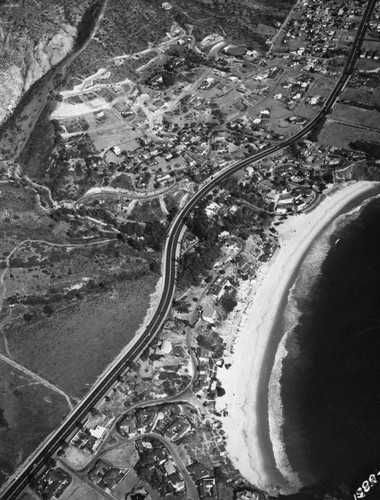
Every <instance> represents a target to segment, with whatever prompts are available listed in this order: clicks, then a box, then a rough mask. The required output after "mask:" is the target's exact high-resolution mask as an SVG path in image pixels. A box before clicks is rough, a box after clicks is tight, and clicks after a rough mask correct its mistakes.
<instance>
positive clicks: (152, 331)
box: [0, 0, 376, 500]
mask: <svg viewBox="0 0 380 500" xmlns="http://www.w3.org/2000/svg"><path fill="white" fill-rule="evenodd" d="M375 1H376V0H368V3H367V6H366V9H365V11H364V14H363V18H362V20H361V23H360V26H359V28H358V31H357V34H356V37H355V40H354V42H353V44H352V47H351V52H350V55H349V57H348V59H347V63H346V66H345V68H344V71H343V73H342V75H341V76H340V78H339V80H338V81H337V83H336V84H335V86H334V88H333V90H332V91H331V93H330V95H329V97H328V98H327V99H326V101H325V103H324V105H323V108H322V109H321V110H320V111H319V113H318V114H317V115H316V116H315V117H314V119H312V120H311V121H310V122H309V123H308V124H307V125H306V126H305V127H304V128H303V129H302V130H300V131H299V132H297V133H296V134H294V135H293V136H292V137H290V138H289V139H287V140H286V141H283V142H282V143H280V144H277V145H275V146H272V147H269V148H267V149H264V150H262V151H260V152H259V153H256V154H254V155H251V156H249V157H247V158H245V159H244V160H240V161H237V162H233V163H231V164H230V165H228V166H227V167H225V168H223V169H222V170H221V171H220V172H218V173H217V174H214V175H213V176H211V178H210V179H209V180H208V181H206V182H204V183H203V184H202V185H201V186H200V187H199V189H198V191H197V192H196V193H195V194H194V195H193V197H192V198H190V200H189V201H188V203H187V204H186V205H185V206H184V207H183V208H182V209H181V210H180V211H179V212H178V213H177V215H176V217H175V218H174V220H173V221H172V225H171V228H170V231H169V234H168V237H167V240H166V245H165V249H164V252H163V265H162V272H163V283H164V285H163V287H162V293H161V297H160V301H159V303H158V305H157V308H156V310H155V313H154V314H153V317H152V318H151V320H150V322H149V324H148V325H147V327H146V329H145V331H144V332H143V333H142V334H141V335H140V336H139V337H136V338H135V339H134V340H133V341H132V342H131V344H130V345H129V346H128V349H126V350H125V351H124V352H123V353H122V354H121V355H119V356H118V357H117V358H116V359H115V361H114V362H113V364H112V365H111V366H110V367H109V368H108V369H107V370H106V371H105V372H104V373H103V375H102V376H101V377H99V379H98V380H97V382H96V384H95V385H94V386H93V388H92V389H91V390H90V391H89V393H88V394H87V395H86V396H85V397H84V399H83V400H82V401H81V402H80V403H79V404H78V405H77V406H76V408H75V409H74V410H73V411H72V412H71V413H70V414H69V415H68V416H67V417H66V419H65V420H64V421H63V422H62V424H61V425H60V427H59V428H58V429H56V430H55V431H54V432H53V433H52V434H51V435H50V436H49V437H48V438H47V439H46V440H45V441H44V443H43V444H42V445H41V446H40V447H39V448H38V449H37V451H36V452H35V453H34V454H33V455H32V456H31V457H30V458H29V460H27V461H26V462H25V463H24V465H23V466H22V467H21V468H20V469H19V470H18V471H17V472H16V474H15V475H14V476H13V478H12V479H11V480H10V481H9V482H8V483H7V484H6V485H5V486H4V487H3V489H2V491H1V493H0V498H1V499H2V500H16V499H17V498H19V496H20V495H21V493H22V492H23V491H24V489H25V488H26V486H27V484H28V480H29V478H30V476H33V475H34V474H36V472H37V471H38V470H39V469H40V468H41V466H42V465H43V464H44V463H45V461H46V459H47V458H48V457H49V456H51V455H52V454H53V453H54V452H55V451H56V450H57V449H58V448H59V447H60V444H61V443H62V440H65V439H67V437H68V436H69V435H70V434H71V433H72V432H73V430H75V428H76V427H77V426H78V423H80V421H81V420H82V419H83V418H85V417H86V415H87V414H88V412H89V410H90V409H91V408H92V407H93V406H94V405H95V404H96V403H97V402H98V401H99V400H100V399H101V398H102V397H103V396H104V395H105V394H106V393H107V392H108V391H109V390H110V389H111V388H112V386H113V385H114V383H115V381H116V379H117V377H118V376H119V375H120V374H122V373H123V371H124V370H125V369H126V367H127V366H128V364H129V363H130V362H131V361H133V360H134V359H136V358H137V357H138V356H139V355H140V354H141V352H142V351H143V350H144V349H145V348H146V347H147V345H148V344H149V343H150V342H151V341H152V339H153V338H154V337H155V336H156V335H157V334H158V332H159V331H160V328H161V327H162V325H163V323H164V321H165V319H166V317H167V315H168V313H169V311H170V308H171V304H172V299H173V296H174V291H175V285H176V270H177V255H178V247H179V244H180V236H181V233H182V230H183V226H184V224H185V221H186V218H187V217H188V216H189V214H190V213H191V211H192V210H193V209H194V207H195V206H196V205H197V204H198V203H199V202H200V201H201V200H202V199H203V198H204V197H205V196H207V195H208V194H209V193H210V192H211V191H212V190H213V189H214V187H215V186H216V185H217V184H218V183H219V182H220V181H223V180H225V179H226V178H227V177H229V176H230V175H231V174H233V173H235V172H237V171H238V170H240V169H242V168H244V167H246V166H248V165H250V164H251V163H253V162H256V161H260V160H262V159H264V158H267V157H268V156H271V155H274V154H276V153H278V152H279V151H281V150H283V149H285V148H287V147H288V146H289V145H290V144H293V143H295V142H297V141H299V140H300V139H302V138H303V137H305V136H307V134H309V133H310V132H311V131H312V130H313V129H314V128H315V127H316V126H317V125H319V124H320V122H321V120H324V118H325V116H326V115H327V113H329V112H330V110H331V109H332V108H333V106H334V104H335V102H336V100H337V98H338V96H339V94H340V93H341V92H342V91H343V90H344V88H345V86H346V84H347V82H348V80H349V78H350V75H351V73H352V71H353V69H354V66H355V62H356V59H357V57H358V55H359V52H360V46H361V44H362V42H363V39H364V35H365V32H366V28H367V24H368V22H369V19H370V17H371V15H372V12H373V9H374V6H375Z"/></svg>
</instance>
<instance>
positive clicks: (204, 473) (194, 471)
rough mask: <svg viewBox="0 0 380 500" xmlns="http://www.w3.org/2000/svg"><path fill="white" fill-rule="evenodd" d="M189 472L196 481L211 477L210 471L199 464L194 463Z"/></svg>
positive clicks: (188, 468) (189, 467)
mask: <svg viewBox="0 0 380 500" xmlns="http://www.w3.org/2000/svg"><path fill="white" fill-rule="evenodd" d="M187 470H188V472H189V474H190V476H191V477H192V478H193V479H194V480H196V481H199V480H201V479H204V478H206V477H209V476H210V471H209V470H207V469H206V467H205V466H204V465H203V464H201V463H199V462H193V463H192V464H190V465H189V466H188V467H187Z"/></svg>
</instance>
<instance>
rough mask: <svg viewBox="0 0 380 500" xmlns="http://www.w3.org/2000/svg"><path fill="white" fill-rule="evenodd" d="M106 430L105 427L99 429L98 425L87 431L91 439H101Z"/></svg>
mask: <svg viewBox="0 0 380 500" xmlns="http://www.w3.org/2000/svg"><path fill="white" fill-rule="evenodd" d="M106 431H107V428H106V427H101V426H100V425H97V426H96V427H95V429H89V433H90V434H91V436H92V437H94V438H95V439H102V437H103V436H104V434H105V433H106Z"/></svg>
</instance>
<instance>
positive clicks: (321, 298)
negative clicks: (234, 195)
mask: <svg viewBox="0 0 380 500" xmlns="http://www.w3.org/2000/svg"><path fill="white" fill-rule="evenodd" d="M344 212H345V213H343V214H341V215H340V216H339V217H337V218H336V219H335V220H334V221H333V222H332V223H331V224H330V226H329V227H328V228H326V229H325V230H324V231H323V232H322V234H320V235H319V237H318V238H317V239H316V240H315V241H314V243H313V245H312V247H311V248H310V250H309V251H308V254H307V256H306V258H305V259H304V261H303V263H302V264H301V267H300V269H299V271H298V274H297V278H296V280H295V282H294V285H293V287H292V289H291V290H290V292H289V296H288V301H287V305H286V307H285V309H284V313H283V316H282V321H281V329H282V332H283V340H282V342H281V344H280V348H279V351H278V355H277V356H276V362H275V366H274V368H273V370H272V377H271V379H272V384H270V385H272V387H273V389H272V395H271V390H270V394H269V398H271V397H272V398H273V397H275V398H276V397H277V398H278V397H280V398H281V402H282V405H281V412H280V413H281V414H278V409H276V412H277V418H279V419H280V421H281V422H282V426H281V427H277V428H276V426H273V425H272V426H271V429H270V432H271V439H272V443H281V446H280V447H279V449H277V451H276V450H274V451H275V453H274V454H275V458H276V462H277V465H279V466H280V467H279V468H280V470H281V468H282V469H284V468H287V469H288V474H287V476H288V477H293V478H294V481H296V482H297V485H298V481H300V482H301V483H302V484H303V485H304V486H305V488H304V490H303V491H304V496H298V495H297V496H294V498H321V499H322V498H324V497H325V494H326V493H327V492H329V493H330V494H332V495H336V498H337V499H339V500H340V499H342V500H343V499H346V498H347V499H353V498H354V497H353V493H354V491H355V490H356V489H357V488H358V487H359V486H360V485H361V483H363V481H364V482H365V481H366V480H368V476H369V475H370V474H371V473H373V474H375V472H376V471H380V199H379V198H373V199H372V200H366V201H365V202H363V199H362V200H355V201H354V202H353V203H352V204H351V206H347V207H346V208H345V210H344ZM278 381H281V384H280V385H279V384H278V383H277V382H278ZM276 388H277V389H276ZM276 391H277V393H280V394H277V395H276V394H275V392H276ZM269 406H271V405H270V404H269ZM274 448H275V445H274ZM377 478H378V480H379V482H377ZM368 484H369V486H368ZM379 486H380V472H379V475H378V476H372V481H371V483H365V484H364V488H365V490H368V492H366V491H364V490H361V491H359V495H361V494H362V493H363V494H364V496H359V497H358V498H366V499H368V500H369V499H370V498H380V488H379ZM306 492H309V495H306ZM292 497H293V496H289V497H287V498H292Z"/></svg>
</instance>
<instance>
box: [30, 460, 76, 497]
mask: <svg viewBox="0 0 380 500" xmlns="http://www.w3.org/2000/svg"><path fill="white" fill-rule="evenodd" d="M71 481H72V478H71V476H70V475H69V474H68V473H67V472H65V471H64V470H63V469H60V468H59V467H56V468H51V469H48V470H44V472H43V474H42V475H40V476H39V477H37V486H36V488H35V490H36V491H37V493H38V494H39V495H40V496H41V497H43V498H46V499H47V500H50V499H54V498H59V497H60V496H61V495H62V493H63V492H64V490H65V489H66V488H67V487H68V485H69V484H70V483H71Z"/></svg>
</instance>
